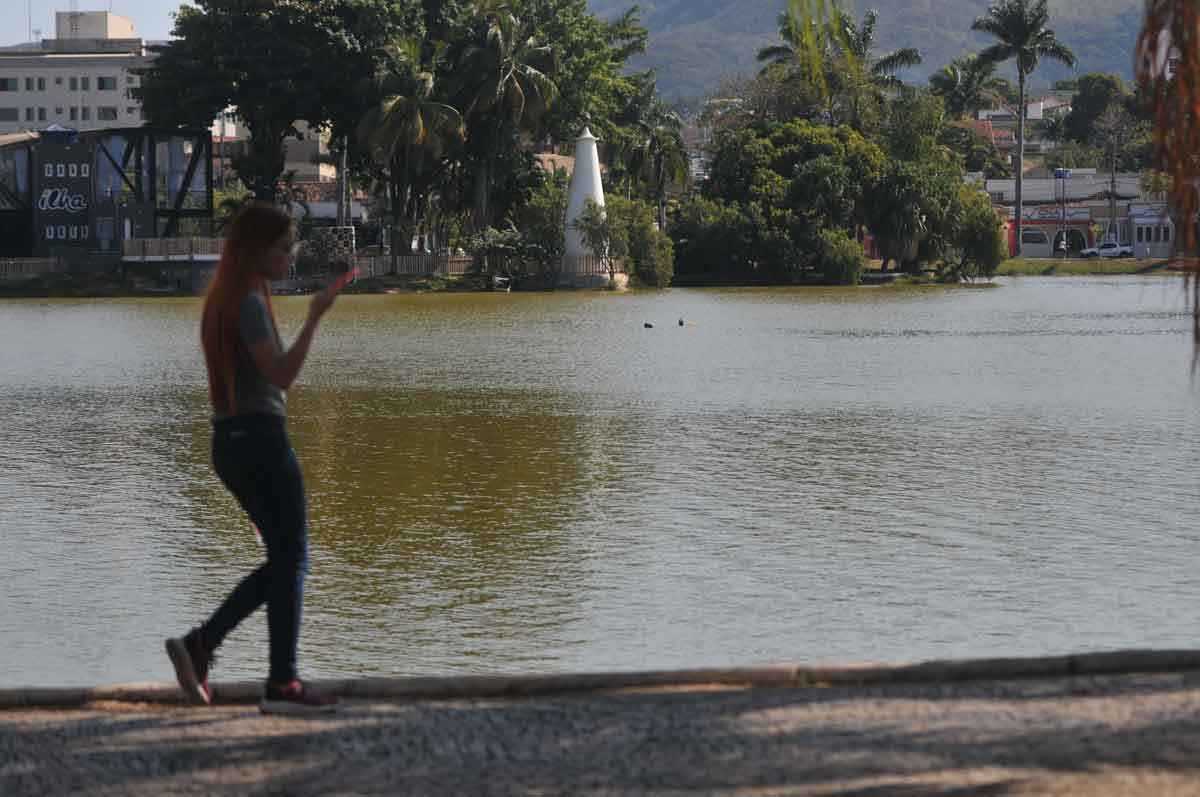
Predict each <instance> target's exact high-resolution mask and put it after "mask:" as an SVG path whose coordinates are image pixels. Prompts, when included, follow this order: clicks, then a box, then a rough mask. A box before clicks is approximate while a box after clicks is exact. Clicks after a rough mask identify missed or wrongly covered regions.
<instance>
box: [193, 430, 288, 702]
mask: <svg viewBox="0 0 1200 797" xmlns="http://www.w3.org/2000/svg"><path fill="white" fill-rule="evenodd" d="M212 458H213V465H214V466H215V467H216V470H217V475H218V476H219V477H221V481H222V482H224V483H225V486H226V487H228V488H229V491H230V492H231V493H233V495H234V497H235V498H237V500H238V503H239V504H241V505H242V509H244V510H246V514H248V515H249V516H250V519H251V520H252V521H254V525H256V526H258V531H259V533H260V534H261V535H262V539H263V543H264V544H265V545H266V548H267V561H266V563H265V564H263V565H262V566H261V567H259V568H258V569H257V570H255V571H254V572H253V573H251V574H250V575H248V576H246V578H244V579H243V580H242V582H241V583H240V584H238V585H237V587H236V588H235V589H234V590H233V592H232V593H230V594H229V597H227V598H226V599H225V602H224V603H222V604H221V606H220V608H218V609H217V611H216V612H214V613H213V616H212V617H211V618H209V621H208V622H207V623H206V624H205V625H204V627H203V629H202V631H201V635H202V636H201V639H202V640H203V642H204V643H205V645H206V646H207V647H208V648H209V649H210V650H215V649H216V648H217V646H219V645H220V644H221V642H222V641H223V640H224V639H225V637H226V635H227V634H229V632H230V631H232V630H233V629H234V628H236V627H237V625H238V623H240V622H241V621H242V620H244V619H246V618H247V617H249V616H250V615H251V614H252V613H253V612H254V610H255V609H257V608H258V607H259V606H262V605H263V604H264V603H266V604H267V630H268V634H269V636H270V644H271V673H270V679H271V680H272V681H273V682H275V683H289V682H290V681H291V680H292V679H294V678H295V677H296V647H297V645H298V644H299V641H300V617H301V614H302V612H303V606H304V575H305V573H306V572H307V571H308V521H307V510H306V508H305V501H304V481H303V479H302V478H301V475H300V463H299V462H298V461H297V460H296V453H295V452H294V451H293V450H292V444H291V442H290V441H289V440H288V436H287V431H286V430H285V428H284V419H283V418H280V417H278V416H274V415H235V416H233V417H231V418H225V419H222V420H219V421H214V422H213V445H212Z"/></svg>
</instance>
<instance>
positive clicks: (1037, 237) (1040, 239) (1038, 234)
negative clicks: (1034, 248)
mask: <svg viewBox="0 0 1200 797" xmlns="http://www.w3.org/2000/svg"><path fill="white" fill-rule="evenodd" d="M1021 243H1023V244H1046V243H1050V239H1049V238H1047V237H1046V233H1044V232H1042V231H1041V230H1022V231H1021Z"/></svg>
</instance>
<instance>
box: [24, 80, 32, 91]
mask: <svg viewBox="0 0 1200 797" xmlns="http://www.w3.org/2000/svg"><path fill="white" fill-rule="evenodd" d="M25 90H26V91H33V78H31V77H27V78H25Z"/></svg>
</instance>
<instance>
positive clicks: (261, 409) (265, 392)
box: [234, 293, 287, 417]
mask: <svg viewBox="0 0 1200 797" xmlns="http://www.w3.org/2000/svg"><path fill="white" fill-rule="evenodd" d="M238 334H239V335H241V338H242V343H243V344H244V345H243V346H242V347H240V348H239V349H238V355H237V366H236V369H235V387H234V390H235V396H236V399H237V414H238V415H249V414H251V413H265V414H267V415H279V416H280V417H283V416H285V415H286V414H287V410H286V398H285V396H284V393H283V391H282V390H280V389H279V388H277V387H276V386H275V385H273V384H271V383H270V382H268V381H267V379H266V377H264V376H263V375H262V373H260V372H259V370H258V366H256V365H255V364H254V359H253V358H252V357H251V356H250V352H249V350H248V347H249V346H253V345H254V344H256V343H262V342H263V341H264V340H270V339H272V338H274V339H275V343H276V345H278V346H279V347H280V348H281V349H282V348H283V342H282V341H281V340H280V339H279V330H277V329H276V328H275V322H274V321H273V320H272V319H271V314H270V313H268V312H267V303H266V301H264V300H263V297H262V296H261V295H260V294H258V293H251V294H250V295H248V296H247V297H246V298H245V299H243V300H242V304H241V306H240V307H239V308H238Z"/></svg>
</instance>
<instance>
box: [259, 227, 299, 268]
mask: <svg viewBox="0 0 1200 797" xmlns="http://www.w3.org/2000/svg"><path fill="white" fill-rule="evenodd" d="M295 259H296V233H295V232H294V231H292V230H288V232H287V233H286V234H284V235H281V236H279V238H277V239H276V240H275V243H273V244H271V246H270V247H269V248H268V249H267V254H266V256H265V257H264V258H263V276H264V277H266V278H267V279H270V280H281V279H283V278H284V277H286V276H287V275H288V271H289V270H290V269H291V266H292V261H293V260H295Z"/></svg>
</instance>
